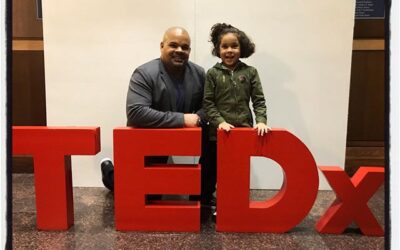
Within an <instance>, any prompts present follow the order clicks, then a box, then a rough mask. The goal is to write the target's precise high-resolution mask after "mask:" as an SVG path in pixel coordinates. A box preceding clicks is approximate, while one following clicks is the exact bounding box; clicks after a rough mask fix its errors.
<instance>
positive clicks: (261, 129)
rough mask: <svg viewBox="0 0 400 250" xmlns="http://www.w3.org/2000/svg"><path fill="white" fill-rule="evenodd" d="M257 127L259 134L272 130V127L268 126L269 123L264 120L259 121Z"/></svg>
mask: <svg viewBox="0 0 400 250" xmlns="http://www.w3.org/2000/svg"><path fill="white" fill-rule="evenodd" d="M255 129H257V134H258V135H261V136H263V135H264V134H266V133H268V130H271V128H270V127H268V126H267V124H265V123H263V122H259V123H257V124H256V127H255Z"/></svg>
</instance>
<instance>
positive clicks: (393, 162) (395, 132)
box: [389, 1, 400, 249]
mask: <svg viewBox="0 0 400 250" xmlns="http://www.w3.org/2000/svg"><path fill="white" fill-rule="evenodd" d="M399 13H400V4H399V1H392V9H391V13H390V114H389V117H390V147H389V148H390V151H389V154H390V155H389V159H390V202H391V204H390V208H389V211H390V216H391V223H390V226H391V249H399V247H400V239H399V235H400V195H399V193H400V192H399V189H400V184H399V182H400V169H399V166H400V156H399V151H400V146H399V142H400V133H399V128H400V114H399V113H400V112H399V106H400V105H399V104H400V102H399V98H400V88H399V84H400V73H399V67H400V57H399V55H400V49H399V43H400V23H399V21H400V19H399Z"/></svg>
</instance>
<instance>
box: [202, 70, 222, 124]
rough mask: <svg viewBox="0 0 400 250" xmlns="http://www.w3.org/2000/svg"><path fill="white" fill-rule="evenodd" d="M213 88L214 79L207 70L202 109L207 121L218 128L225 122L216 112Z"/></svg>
mask: <svg viewBox="0 0 400 250" xmlns="http://www.w3.org/2000/svg"><path fill="white" fill-rule="evenodd" d="M215 87H216V83H215V79H214V77H213V75H212V73H211V71H210V70H209V71H208V72H207V75H206V83H205V85H204V97H203V109H204V112H205V113H206V117H207V120H208V121H209V122H210V123H211V124H212V125H214V126H215V127H218V125H219V124H220V123H221V122H224V121H225V120H224V118H223V117H222V116H221V114H220V112H219V111H218V109H217V106H216V103H215Z"/></svg>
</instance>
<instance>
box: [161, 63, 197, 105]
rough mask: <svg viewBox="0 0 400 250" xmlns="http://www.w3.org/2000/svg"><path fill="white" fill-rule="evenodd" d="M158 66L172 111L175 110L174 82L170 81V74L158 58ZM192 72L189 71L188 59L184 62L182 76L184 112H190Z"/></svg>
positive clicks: (193, 80)
mask: <svg viewBox="0 0 400 250" xmlns="http://www.w3.org/2000/svg"><path fill="white" fill-rule="evenodd" d="M159 67H160V75H161V79H162V80H163V81H164V83H165V86H166V87H167V90H168V93H169V96H170V97H171V98H170V101H171V107H172V111H174V112H176V111H177V107H176V90H175V85H174V82H173V81H172V79H171V77H170V75H169V74H168V71H167V70H166V69H165V66H164V64H163V62H162V61H161V59H159ZM193 74H194V72H192V71H191V68H190V66H189V61H188V62H187V63H186V66H185V72H184V76H183V79H182V81H183V84H184V89H185V106H184V111H185V112H191V110H190V107H191V101H192V98H191V97H192V91H193V87H192V86H190V85H191V84H193V83H194V82H195V79H194V78H193Z"/></svg>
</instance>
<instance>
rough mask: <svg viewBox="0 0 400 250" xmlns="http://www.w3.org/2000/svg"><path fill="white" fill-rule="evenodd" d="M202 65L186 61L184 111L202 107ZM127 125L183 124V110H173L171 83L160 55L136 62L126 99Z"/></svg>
mask: <svg viewBox="0 0 400 250" xmlns="http://www.w3.org/2000/svg"><path fill="white" fill-rule="evenodd" d="M204 81H205V72H204V69H203V68H202V67H200V66H198V65H196V64H194V63H191V62H188V63H187V65H186V69H185V76H184V79H183V82H184V88H185V106H184V113H197V114H198V115H199V116H200V118H201V119H202V120H203V119H204V117H205V116H204V112H203V111H202V109H201V108H202V100H203V87H204ZM126 114H127V118H128V122H127V124H128V126H134V127H151V128H179V127H183V126H184V120H183V113H179V112H177V109H176V93H175V87H174V83H173V82H172V80H171V79H170V77H169V75H168V73H167V71H166V70H165V67H164V65H163V63H162V62H161V60H160V59H155V60H152V61H150V62H148V63H145V64H143V65H142V66H139V67H138V68H137V69H136V70H135V71H134V72H133V74H132V77H131V80H130V82H129V89H128V96H127V100H126Z"/></svg>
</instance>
